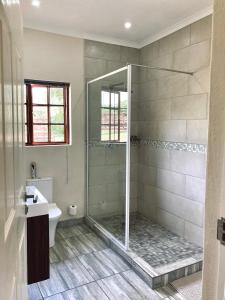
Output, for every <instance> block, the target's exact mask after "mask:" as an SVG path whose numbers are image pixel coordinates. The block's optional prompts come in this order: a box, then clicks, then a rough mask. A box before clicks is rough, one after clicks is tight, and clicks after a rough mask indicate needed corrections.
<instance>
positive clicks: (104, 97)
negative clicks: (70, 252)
mask: <svg viewBox="0 0 225 300" xmlns="http://www.w3.org/2000/svg"><path fill="white" fill-rule="evenodd" d="M127 73H128V67H125V68H122V69H120V70H117V71H115V72H112V73H110V74H108V75H106V76H102V77H100V78H97V79H95V80H92V81H90V82H88V107H87V121H88V126H87V127H88V128H87V131H88V132H87V134H88V138H87V164H88V165H87V194H88V195H87V198H88V199H87V216H88V217H89V218H91V220H92V221H94V222H97V223H98V224H99V225H101V227H102V228H104V229H105V230H107V231H108V232H109V233H110V234H112V235H113V237H114V238H116V240H117V241H119V242H120V243H121V244H122V245H123V246H124V245H125V232H127V229H128V227H127V226H129V224H128V223H129V222H127V218H126V216H128V218H129V215H128V214H126V212H127V210H128V208H129V204H127V203H126V199H127V191H128V188H127V186H126V181H127V174H128V171H129V166H128V164H129V159H128V155H127V154H128V144H129V139H128V131H129V128H128V98H129V97H128V96H129V95H128V86H127V82H128V80H127V79H128V75H127ZM127 240H128V237H127V235H126V245H127V244H128V241H127Z"/></svg>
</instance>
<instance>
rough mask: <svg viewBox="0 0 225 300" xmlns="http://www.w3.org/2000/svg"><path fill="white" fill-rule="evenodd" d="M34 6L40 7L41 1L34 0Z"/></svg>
mask: <svg viewBox="0 0 225 300" xmlns="http://www.w3.org/2000/svg"><path fill="white" fill-rule="evenodd" d="M32 5H33V6H35V7H39V6H40V1H39V0H32Z"/></svg>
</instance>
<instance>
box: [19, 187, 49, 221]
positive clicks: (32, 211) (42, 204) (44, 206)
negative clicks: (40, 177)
mask: <svg viewBox="0 0 225 300" xmlns="http://www.w3.org/2000/svg"><path fill="white" fill-rule="evenodd" d="M26 194H27V195H34V198H36V199H37V203H33V198H28V199H27V201H26V202H25V204H26V205H27V208H28V212H27V214H26V217H27V218H31V217H37V216H42V215H47V214H48V211H49V207H48V201H47V200H46V198H45V197H44V196H43V195H42V194H41V193H40V192H39V190H38V189H37V188H36V187H35V186H27V187H26Z"/></svg>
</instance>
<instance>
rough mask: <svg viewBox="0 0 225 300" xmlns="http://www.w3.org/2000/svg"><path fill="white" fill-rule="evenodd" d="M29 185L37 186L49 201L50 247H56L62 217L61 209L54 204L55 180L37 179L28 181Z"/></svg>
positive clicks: (48, 178)
mask: <svg viewBox="0 0 225 300" xmlns="http://www.w3.org/2000/svg"><path fill="white" fill-rule="evenodd" d="M27 185H33V186H35V187H36V188H37V189H38V190H39V191H40V193H41V194H42V195H43V196H44V197H45V198H46V199H47V200H48V203H49V247H53V246H54V245H55V230H56V226H57V224H58V222H59V219H60V217H61V215H62V211H61V209H59V208H58V207H57V205H56V203H52V200H53V178H52V177H43V178H35V179H27Z"/></svg>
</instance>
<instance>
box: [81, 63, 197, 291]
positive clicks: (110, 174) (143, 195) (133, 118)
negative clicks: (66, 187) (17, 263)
mask: <svg viewBox="0 0 225 300" xmlns="http://www.w3.org/2000/svg"><path fill="white" fill-rule="evenodd" d="M192 76H193V73H191V72H183V71H180V70H172V69H165V68H159V67H148V66H142V65H134V64H130V65H127V66H125V67H123V68H120V69H118V70H116V71H114V72H111V73H109V74H106V75H104V76H101V77H99V78H96V79H93V80H91V81H89V82H88V83H87V218H86V219H87V222H88V223H89V224H90V225H92V226H93V227H95V228H96V230H97V231H99V233H101V234H102V235H104V237H105V238H107V240H108V241H110V243H111V245H113V246H114V248H115V249H118V251H119V252H120V254H122V255H123V256H124V257H125V258H128V260H130V259H132V260H133V263H132V265H133V266H134V267H136V269H137V270H138V271H140V270H143V271H144V272H145V276H147V280H149V283H150V284H151V286H152V287H153V288H155V287H158V286H162V285H164V284H166V283H167V282H168V281H170V280H174V279H176V278H179V277H182V276H185V275H187V274H191V273H193V272H196V271H198V270H200V269H201V263H202V248H201V247H200V246H199V245H196V244H195V243H192V242H190V241H188V240H186V239H185V238H184V236H182V234H179V228H178V229H176V230H173V228H172V229H171V228H166V226H164V223H163V217H164V216H163V215H162V214H161V210H160V209H159V207H160V206H161V203H163V202H164V201H165V200H164V198H166V196H164V195H163V194H162V195H161V194H160V193H163V192H161V190H158V189H157V188H155V180H156V179H155V178H156V176H159V175H158V174H159V173H160V172H161V169H160V168H164V164H166V161H165V160H166V158H165V157H164V154H165V156H167V153H166V152H165V153H164V152H163V150H165V151H166V150H168V151H170V147H172V148H173V147H175V146H176V147H179V146H180V147H181V146H182V145H181V144H182V143H180V144H179V143H177V142H176V141H174V142H173V143H172V142H168V141H159V140H158V136H156V133H155V132H156V129H155V127H156V123H157V126H158V127H159V123H160V120H162V119H163V118H164V116H167V114H168V113H169V110H170V107H169V105H168V101H164V102H163V101H160V105H161V108H160V106H155V104H154V103H156V101H154V100H156V99H161V98H163V96H164V95H165V96H166V99H167V98H169V97H174V96H179V95H181V94H182V93H183V92H184V89H185V87H186V83H188V82H189V81H190V78H191V77H192ZM149 79H150V80H149ZM159 82H160V85H161V86H160V87H159ZM156 84H157V87H156ZM174 85H175V87H174ZM172 86H173V88H172ZM157 105H158V104H157ZM156 116H157V117H156ZM155 120H156V121H157V122H155V123H154V121H155ZM175 142H176V145H174V143H175ZM189 147H190V145H189ZM156 162H157V164H158V165H159V169H158V171H157V172H158V174H157V175H156V174H155V171H156V166H155V164H156ZM146 166H148V167H146ZM165 169H167V167H166V166H165ZM165 171H166V170H165ZM159 194H160V195H159ZM163 205H164V204H163ZM165 205H167V204H165ZM181 213H183V212H181ZM177 214H178V213H177ZM165 217H166V216H165ZM177 226H179V224H178V225H177ZM146 274H147V275H146ZM142 275H143V274H142Z"/></svg>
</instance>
